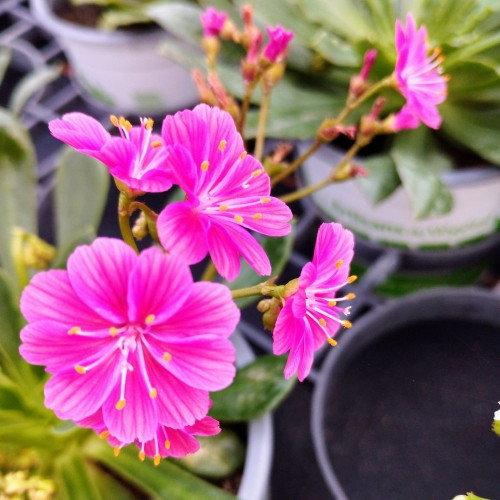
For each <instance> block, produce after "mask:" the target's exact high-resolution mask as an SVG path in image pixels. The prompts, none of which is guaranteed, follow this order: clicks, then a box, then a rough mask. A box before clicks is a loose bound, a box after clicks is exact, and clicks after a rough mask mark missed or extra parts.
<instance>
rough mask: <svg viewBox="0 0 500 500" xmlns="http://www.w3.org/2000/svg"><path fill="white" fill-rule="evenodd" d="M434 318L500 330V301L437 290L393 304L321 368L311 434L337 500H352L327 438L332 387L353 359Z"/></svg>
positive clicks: (359, 325) (474, 291) (467, 291)
mask: <svg viewBox="0 0 500 500" xmlns="http://www.w3.org/2000/svg"><path fill="white" fill-rule="evenodd" d="M417 311H418V319H419V320H425V319H430V318H432V317H436V316H437V317H442V318H446V317H450V313H451V314H452V315H453V318H454V319H457V318H460V317H464V318H467V319H469V320H470V319H472V320H475V321H482V322H488V323H493V324H495V325H496V326H497V327H500V315H499V314H498V313H499V311H500V297H499V296H497V295H495V294H494V293H492V292H491V291H486V290H482V289H479V288H474V287H469V288H460V289H456V288H436V289H433V290H429V291H424V292H418V293H414V294H411V295H408V296H406V297H404V298H401V299H395V300H390V301H388V302H386V303H385V304H383V305H381V306H378V307H377V308H376V309H375V310H373V311H371V312H368V313H367V314H365V315H364V316H363V317H361V318H360V319H359V320H357V321H356V323H355V325H354V326H353V328H352V329H351V330H350V331H349V333H348V334H346V335H344V337H343V338H342V341H341V342H340V343H339V345H338V346H337V347H335V349H332V350H331V351H330V352H329V353H328V355H327V357H326V359H325V361H324V363H323V366H322V368H321V372H320V375H319V378H318V381H317V382H316V386H315V389H314V393H313V398H312V405H311V433H312V439H313V444H314V451H315V454H316V459H317V461H318V463H319V466H320V470H321V473H322V475H323V479H324V481H325V483H326V484H327V485H328V488H329V489H330V491H331V493H332V494H333V496H334V498H336V499H337V500H349V499H348V497H347V496H346V494H345V492H344V490H343V488H342V485H341V482H340V480H339V478H338V477H337V475H336V473H335V471H334V469H333V467H332V464H331V462H330V459H329V457H328V450H327V447H326V441H325V439H324V438H323V422H324V410H325V400H326V397H327V394H328V390H327V389H329V388H330V387H331V384H335V381H336V377H337V376H338V375H339V373H341V372H342V371H343V369H344V366H345V365H346V364H348V363H349V362H350V360H351V359H352V357H353V356H354V355H355V354H357V353H359V352H360V351H361V350H363V349H365V348H366V347H367V346H369V345H371V344H373V343H375V342H376V341H377V340H378V339H379V338H382V337H384V336H386V335H387V334H393V333H394V329H395V328H397V327H398V326H400V325H404V324H407V323H408V322H411V321H414V320H415V319H417V318H416V315H415V314H414V313H415V312H417Z"/></svg>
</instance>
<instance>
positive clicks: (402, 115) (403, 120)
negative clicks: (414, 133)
mask: <svg viewBox="0 0 500 500" xmlns="http://www.w3.org/2000/svg"><path fill="white" fill-rule="evenodd" d="M391 122H392V128H393V129H394V132H400V131H401V130H411V129H414V128H417V127H418V126H419V125H420V120H419V119H418V117H417V116H416V115H415V113H414V112H413V110H412V109H411V108H410V107H409V106H408V105H406V106H403V107H402V108H401V110H400V111H398V112H397V113H396V114H395V115H394V117H392V119H391Z"/></svg>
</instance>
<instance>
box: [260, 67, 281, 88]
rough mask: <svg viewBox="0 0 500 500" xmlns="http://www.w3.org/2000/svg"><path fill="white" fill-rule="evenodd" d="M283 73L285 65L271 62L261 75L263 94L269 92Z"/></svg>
mask: <svg viewBox="0 0 500 500" xmlns="http://www.w3.org/2000/svg"><path fill="white" fill-rule="evenodd" d="M284 74H285V65H284V64H283V63H275V64H273V65H272V66H271V67H270V68H269V69H268V70H267V71H266V72H265V73H264V74H263V75H262V80H261V85H262V91H263V92H264V93H265V94H268V93H269V92H271V90H272V89H273V88H274V87H275V86H276V85H277V84H278V83H279V81H280V80H281V79H282V78H283V75H284Z"/></svg>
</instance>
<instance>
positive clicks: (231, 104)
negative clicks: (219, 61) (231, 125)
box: [207, 73, 239, 118]
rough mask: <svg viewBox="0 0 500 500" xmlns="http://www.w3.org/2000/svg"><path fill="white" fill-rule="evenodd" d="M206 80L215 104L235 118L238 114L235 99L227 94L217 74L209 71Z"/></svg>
mask: <svg viewBox="0 0 500 500" xmlns="http://www.w3.org/2000/svg"><path fill="white" fill-rule="evenodd" d="M207 82H208V85H209V86H210V91H211V93H212V95H213V96H214V98H215V100H216V103H217V105H218V106H219V107H220V108H222V109H224V110H225V111H227V112H228V113H229V114H230V115H231V116H232V117H233V118H236V117H237V116H238V115H239V107H238V105H237V104H236V101H235V100H234V99H233V98H232V97H231V96H230V95H228V93H227V92H226V89H225V88H224V85H223V84H222V82H221V81H220V79H219V77H218V76H217V74H216V73H209V75H208V77H207Z"/></svg>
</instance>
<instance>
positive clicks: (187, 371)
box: [149, 330, 236, 391]
mask: <svg viewBox="0 0 500 500" xmlns="http://www.w3.org/2000/svg"><path fill="white" fill-rule="evenodd" d="M193 332H196V330H193ZM149 344H150V352H151V353H152V354H153V356H154V357H155V358H161V357H163V354H164V353H168V354H169V355H170V356H171V359H170V361H168V363H166V364H165V368H166V369H167V370H168V371H169V372H170V373H171V374H172V375H174V376H175V377H177V378H178V379H179V380H182V381H183V382H185V383H186V384H188V385H190V386H191V387H196V388H197V389H205V390H207V391H220V390H221V389H224V388H226V387H227V386H229V385H230V384H231V382H232V381H233V379H234V376H235V374H236V368H235V366H234V360H235V353H234V346H233V344H232V343H231V342H230V341H229V340H228V339H226V338H223V337H220V336H215V335H196V336H195V337H183V338H179V337H178V338H168V339H165V340H160V338H159V337H158V336H155V338H151V341H150V342H149Z"/></svg>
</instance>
